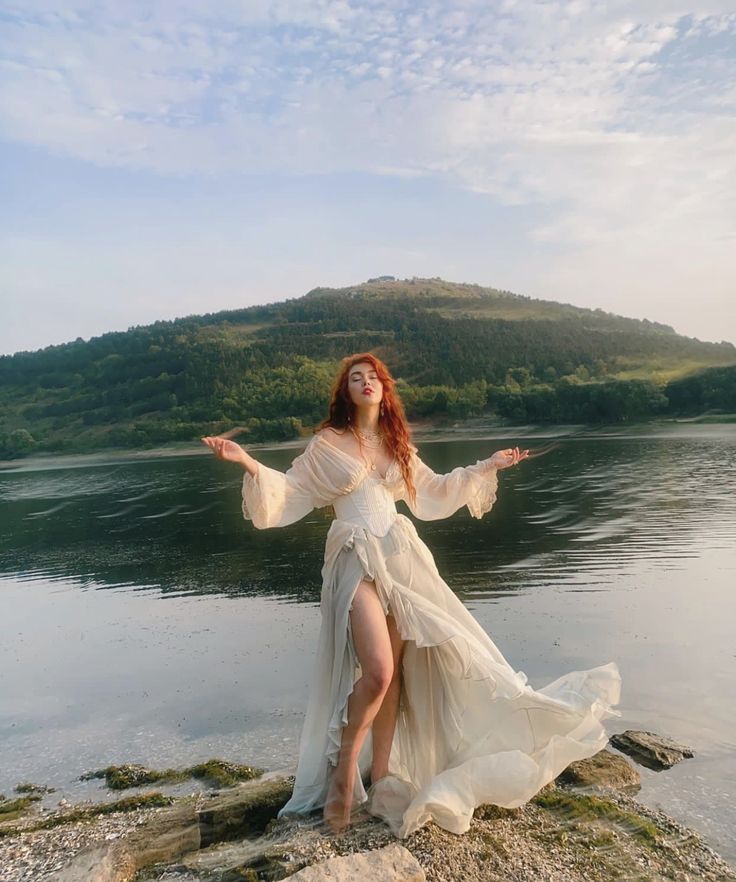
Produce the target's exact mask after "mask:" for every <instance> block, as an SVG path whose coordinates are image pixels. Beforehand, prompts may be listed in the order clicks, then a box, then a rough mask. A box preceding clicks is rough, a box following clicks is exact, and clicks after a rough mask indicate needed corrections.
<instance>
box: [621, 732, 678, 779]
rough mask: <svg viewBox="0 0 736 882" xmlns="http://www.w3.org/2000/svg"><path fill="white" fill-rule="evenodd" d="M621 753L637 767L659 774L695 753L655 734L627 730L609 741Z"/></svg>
mask: <svg viewBox="0 0 736 882" xmlns="http://www.w3.org/2000/svg"><path fill="white" fill-rule="evenodd" d="M609 740H610V742H611V744H612V745H613V746H614V747H616V748H618V750H620V751H621V752H622V753H625V754H628V755H629V756H630V757H631V758H632V759H633V760H635V761H636V762H637V763H639V765H642V766H646V767H647V768H648V769H654V771H655V772H660V771H661V770H662V769H669V768H671V767H672V766H674V765H675V763H679V762H680V761H681V760H683V759H685V758H689V757H692V756H695V751H693V750H692V749H691V748H689V747H685V745H684V744H678V743H677V742H676V741H673V740H672V739H671V738H667V737H665V736H664V735H657V734H656V733H655V732H642V731H639V730H637V729H627V730H626V731H625V732H621V733H619V734H617V735H612V736H611V738H610V739H609Z"/></svg>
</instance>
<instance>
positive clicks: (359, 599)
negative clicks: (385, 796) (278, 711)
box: [324, 581, 393, 832]
mask: <svg viewBox="0 0 736 882" xmlns="http://www.w3.org/2000/svg"><path fill="white" fill-rule="evenodd" d="M350 626H351V629H352V632H353V643H354V645H355V651H356V653H357V656H358V661H359V662H360V667H361V671H362V675H361V677H360V678H359V679H358V680H356V682H355V685H354V686H353V692H352V694H351V695H350V697H349V699H348V723H347V725H346V726H343V728H342V738H341V742H340V753H339V758H338V763H337V766H336V768H335V769H334V771H333V772H332V774H331V779H330V787H329V790H328V793H327V798H326V802H325V807H324V818H325V821H327V823H328V824H329V825H330V827H331V828H332V829H333V830H334V831H335V832H338V831H340V830H342V829H343V828H344V827H346V826H347V825H348V823H349V822H350V808H351V804H352V800H353V788H354V787H355V775H356V769H357V761H358V754H359V753H360V748H361V747H362V745H363V742H364V741H365V736H366V735H367V734H368V730H369V729H370V726H371V723H372V722H373V719H374V717H375V716H376V714H377V713H378V709H379V708H380V707H381V703H382V702H383V698H384V696H385V694H386V690H387V689H388V687H389V684H390V683H391V679H392V676H393V655H392V651H391V640H390V638H389V634H388V627H387V624H386V616H385V615H384V612H383V607H382V606H381V601H380V600H379V598H378V594H377V593H376V586H375V585H374V584H373V582H369V581H362V582H361V583H360V584H359V585H358V588H357V590H356V592H355V597H354V599H353V608H352V611H351V612H350Z"/></svg>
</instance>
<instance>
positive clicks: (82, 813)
mask: <svg viewBox="0 0 736 882" xmlns="http://www.w3.org/2000/svg"><path fill="white" fill-rule="evenodd" d="M29 798H32V797H29ZM36 798H37V799H39V798H40V797H36ZM173 802H174V800H173V798H172V797H171V796H164V795H163V793H158V792H157V791H154V792H152V793H141V794H138V795H136V796H126V797H125V798H124V799H118V800H116V801H115V802H106V803H101V804H98V805H91V806H82V807H80V808H76V809H73V810H72V811H69V812H63V813H60V814H54V815H51V816H49V817H48V818H44V819H43V820H40V821H39V822H38V823H37V824H34V825H33V826H32V827H28V828H26V829H25V830H24V832H29V833H30V832H33V831H34V830H49V829H51V828H52V827H59V826H61V825H62V824H70V823H73V822H74V821H86V820H89V819H90V818H94V817H96V816H97V815H109V814H112V813H113V812H132V811H135V810H136V809H140V808H159V807H160V806H165V805H171V804H172V803H173ZM18 832H20V831H19V830H18V829H17V828H16V827H2V828H0V836H12V835H14V834H16V833H18Z"/></svg>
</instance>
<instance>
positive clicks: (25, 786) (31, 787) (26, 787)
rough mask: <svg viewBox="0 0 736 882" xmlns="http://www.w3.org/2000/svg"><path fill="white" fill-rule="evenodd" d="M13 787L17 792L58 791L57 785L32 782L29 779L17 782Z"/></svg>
mask: <svg viewBox="0 0 736 882" xmlns="http://www.w3.org/2000/svg"><path fill="white" fill-rule="evenodd" d="M13 789H14V790H15V792H16V793H41V794H43V793H56V788H55V787H47V786H46V785H45V784H31V783H30V782H29V781H26V782H21V783H20V784H16V785H15V787H14V788H13Z"/></svg>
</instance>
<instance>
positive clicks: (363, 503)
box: [332, 475, 396, 536]
mask: <svg viewBox="0 0 736 882" xmlns="http://www.w3.org/2000/svg"><path fill="white" fill-rule="evenodd" d="M332 504H333V506H334V508H335V516H336V517H338V518H339V519H340V520H342V521H349V522H350V523H351V524H359V525H360V526H361V527H365V528H366V529H367V530H368V531H369V532H370V533H373V535H374V536H385V535H386V533H388V531H389V528H390V527H391V524H393V522H394V520H395V518H396V503H395V502H394V497H393V493H392V492H391V489H390V487H389V486H388V485H387V484H386V483H385V482H384V480H383V479H382V478H380V477H373V476H372V475H367V476H366V477H365V479H364V480H363V481H361V482H360V484H358V486H357V487H356V488H355V489H354V490H353V491H352V492H350V493H347V494H345V495H344V496H340V497H338V498H337V499H335V501H334V502H333V503H332Z"/></svg>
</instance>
